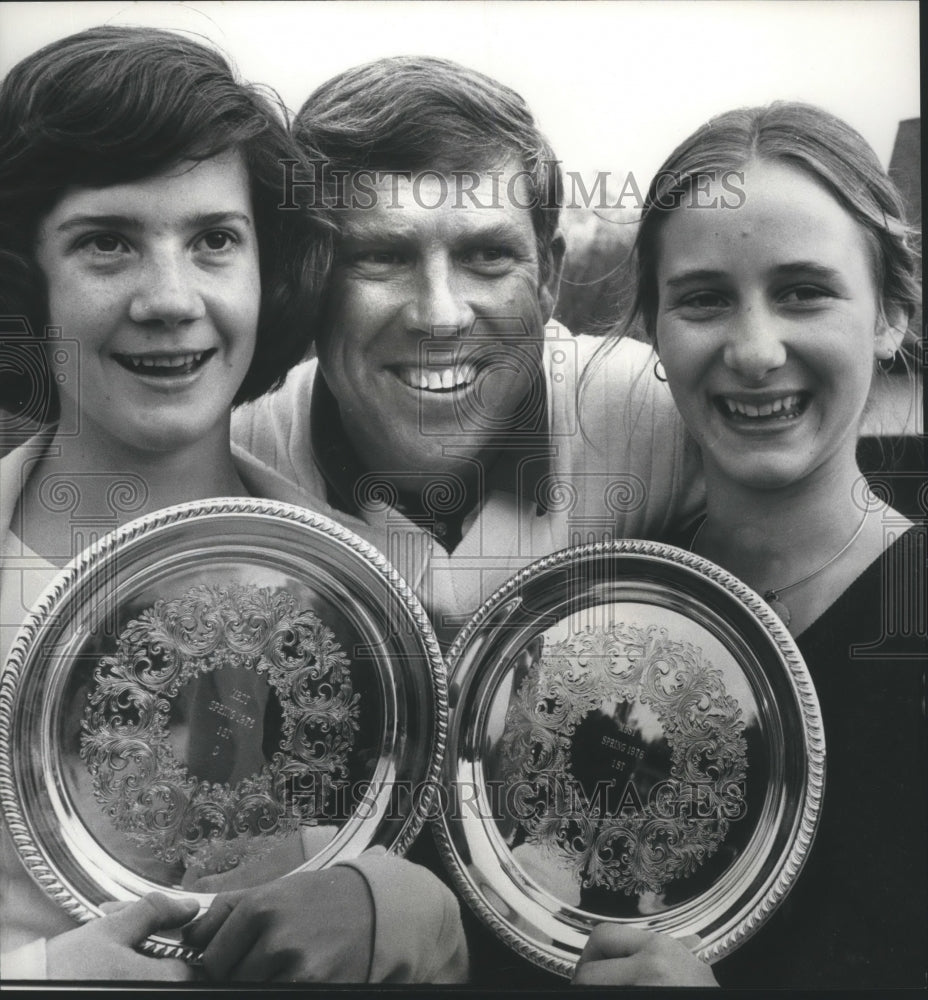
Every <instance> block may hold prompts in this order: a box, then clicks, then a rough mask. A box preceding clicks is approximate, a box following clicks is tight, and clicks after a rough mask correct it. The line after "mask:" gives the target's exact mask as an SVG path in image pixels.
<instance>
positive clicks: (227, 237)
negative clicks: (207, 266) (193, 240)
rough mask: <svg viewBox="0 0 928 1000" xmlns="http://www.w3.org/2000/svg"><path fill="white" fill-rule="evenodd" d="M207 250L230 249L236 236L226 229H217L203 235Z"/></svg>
mask: <svg viewBox="0 0 928 1000" xmlns="http://www.w3.org/2000/svg"><path fill="white" fill-rule="evenodd" d="M202 241H203V245H204V246H205V247H206V249H207V250H228V249H229V248H230V247H231V246H232V245H233V244H234V243H235V242H236V239H235V237H234V236H233V235H232V234H231V233H229V232H227V231H226V230H225V229H215V230H213V231H212V232H209V233H206V234H205V235H204V236H203V237H202Z"/></svg>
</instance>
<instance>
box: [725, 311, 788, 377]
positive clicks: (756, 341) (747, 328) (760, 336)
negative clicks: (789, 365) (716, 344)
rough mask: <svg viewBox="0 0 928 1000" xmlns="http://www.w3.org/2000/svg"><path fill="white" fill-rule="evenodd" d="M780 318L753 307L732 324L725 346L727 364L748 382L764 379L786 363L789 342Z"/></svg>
mask: <svg viewBox="0 0 928 1000" xmlns="http://www.w3.org/2000/svg"><path fill="white" fill-rule="evenodd" d="M782 334H783V331H782V329H781V326H780V323H779V322H778V320H777V318H776V317H774V316H771V315H770V314H769V311H767V310H765V309H763V308H761V307H758V306H751V307H748V308H746V309H745V310H744V312H743V313H742V314H741V316H740V318H739V320H738V321H737V322H736V323H733V324H732V328H731V332H730V335H729V337H728V340H727V341H726V343H725V347H724V360H725V364H726V365H727V366H728V367H729V368H731V369H732V371H734V372H737V373H738V374H739V375H740V376H741V377H742V378H744V379H746V380H747V381H749V382H762V381H763V380H764V379H765V378H766V377H767V375H768V374H769V373H770V372H772V371H775V370H776V369H777V368H780V367H781V366H782V365H784V364H785V363H786V355H787V350H786V344H785V343H784V341H783V335H782Z"/></svg>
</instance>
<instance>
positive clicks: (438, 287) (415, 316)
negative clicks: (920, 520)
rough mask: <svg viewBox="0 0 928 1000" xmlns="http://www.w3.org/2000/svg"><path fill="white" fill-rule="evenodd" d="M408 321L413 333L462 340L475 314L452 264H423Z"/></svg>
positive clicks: (443, 260) (428, 262)
mask: <svg viewBox="0 0 928 1000" xmlns="http://www.w3.org/2000/svg"><path fill="white" fill-rule="evenodd" d="M406 320H407V325H408V327H409V328H410V329H411V330H414V331H415V332H417V333H424V334H428V335H430V336H431V335H434V336H439V337H456V336H457V337H459V336H462V335H463V334H466V333H467V332H468V330H469V329H470V328H471V326H472V325H473V322H474V312H473V309H472V308H471V306H470V304H469V303H468V301H467V295H466V293H465V289H464V287H463V283H462V280H461V278H460V276H459V275H457V274H456V273H455V268H454V264H453V261H449V260H445V259H442V260H431V261H424V262H423V263H422V264H421V265H420V267H419V268H418V273H417V274H416V279H415V285H414V288H413V289H412V294H411V296H410V300H409V302H408V304H407V312H406Z"/></svg>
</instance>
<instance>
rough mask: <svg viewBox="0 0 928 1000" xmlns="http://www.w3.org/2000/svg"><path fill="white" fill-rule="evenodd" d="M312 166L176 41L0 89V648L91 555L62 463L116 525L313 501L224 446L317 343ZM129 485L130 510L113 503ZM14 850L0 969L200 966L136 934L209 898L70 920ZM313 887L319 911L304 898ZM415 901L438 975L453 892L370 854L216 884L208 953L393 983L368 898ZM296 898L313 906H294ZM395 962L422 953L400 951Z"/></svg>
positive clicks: (151, 902) (90, 509) (106, 40)
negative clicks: (290, 190)
mask: <svg viewBox="0 0 928 1000" xmlns="http://www.w3.org/2000/svg"><path fill="white" fill-rule="evenodd" d="M300 158H301V154H300V151H299V148H298V147H297V146H296V145H295V144H294V143H293V141H292V140H291V138H290V136H289V134H288V131H287V128H286V116H285V115H284V114H283V113H282V109H281V108H280V107H278V106H277V105H276V104H275V103H274V101H272V100H270V99H269V98H268V97H266V96H264V95H262V94H261V93H260V92H259V91H257V90H256V89H255V88H253V87H250V86H247V85H245V84H242V83H240V82H239V81H237V80H236V79H235V77H234V76H233V74H232V72H231V71H230V69H229V66H228V65H227V64H226V62H225V60H224V59H223V58H222V56H220V55H219V54H218V53H217V52H214V51H212V50H211V49H209V48H207V47H205V46H204V45H201V44H199V43H196V42H193V41H190V40H188V39H186V38H183V37H182V36H179V35H176V34H173V33H170V32H164V31H155V30H151V29H136V28H124V27H103V28H95V29H91V30H89V31H85V32H82V33H80V34H77V35H73V36H70V37H68V38H65V39H63V40H61V41H58V42H55V43H53V44H51V45H49V46H47V47H46V48H44V49H42V50H40V51H39V52H37V53H35V54H34V55H32V56H30V57H28V58H27V59H25V60H23V61H22V62H21V63H19V64H18V65H17V66H16V67H15V68H14V69H13V70H12V71H11V72H10V74H9V75H8V76H7V78H6V79H5V80H4V81H3V84H2V86H0V297H2V301H0V306H2V309H0V312H2V315H3V322H2V326H0V349H2V351H3V354H4V356H5V360H4V364H3V366H2V369H3V375H2V378H3V385H2V388H3V410H4V411H5V414H4V416H3V420H4V423H3V430H4V435H5V437H6V438H7V439H11V440H8V441H7V442H5V443H6V444H7V445H9V444H13V445H16V447H14V449H13V450H12V451H10V452H9V453H8V454H6V455H5V456H4V458H3V459H2V464H0V480H2V484H3V489H2V495H0V546H2V547H0V584H2V589H0V598H2V600H0V623H2V624H0V656H2V657H3V658H4V660H5V657H6V651H7V649H8V647H9V645H10V643H11V642H12V639H13V637H14V635H15V633H16V627H17V625H18V623H19V622H20V621H21V620H22V618H23V617H24V615H25V613H26V612H27V611H28V609H29V607H30V605H31V604H32V602H33V601H34V600H35V599H36V598H37V597H38V595H39V594H40V593H41V591H42V589H43V588H44V586H45V585H46V584H47V583H48V582H49V580H50V579H51V578H52V577H53V575H54V574H55V572H56V570H57V568H58V567H59V566H61V565H63V564H65V563H66V562H68V561H69V560H70V559H71V558H72V556H74V555H76V554H77V553H76V551H74V546H75V545H77V544H79V542H78V541H77V540H76V539H75V538H72V520H71V519H70V518H68V517H67V516H66V515H63V514H62V513H61V511H60V509H52V507H54V506H55V505H53V504H49V503H48V502H47V497H46V495H45V493H43V484H44V483H48V482H49V481H51V479H50V477H60V478H63V479H64V480H65V481H67V482H69V483H72V484H73V485H74V488H75V489H74V492H75V494H76V496H77V498H78V499H77V502H78V503H79V504H80V519H81V521H82V523H84V524H86V523H88V522H95V523H97V524H100V523H102V524H105V525H107V526H108V527H116V526H117V525H119V524H122V523H125V522H126V521H128V520H130V519H131V518H134V517H138V516H142V515H144V514H147V513H150V512H152V511H155V510H158V509H161V508H163V507H166V506H169V505H173V504H177V503H181V502H184V501H192V500H202V499H205V498H209V497H216V496H248V495H254V496H264V497H271V498H274V499H279V500H289V501H291V502H294V503H300V502H301V495H299V494H297V492H296V491H295V490H293V489H291V488H289V487H286V486H285V485H283V484H282V482H281V481H279V480H278V479H277V478H275V477H274V475H273V473H271V472H269V471H268V470H267V469H264V468H262V467H260V466H258V465H257V464H256V463H254V462H251V461H249V460H248V459H247V457H246V456H245V455H243V454H241V453H235V454H233V451H232V449H231V447H230V443H229V423H230V416H231V410H232V407H233V406H235V405H237V404H238V403H241V402H244V401H246V400H251V399H254V398H255V397H257V396H259V395H260V394H262V393H264V392H266V391H267V390H269V389H271V388H273V387H275V386H277V385H278V384H279V383H280V382H281V381H282V379H283V377H284V375H285V374H286V372H287V371H288V369H289V368H290V367H291V366H292V365H293V364H294V363H295V362H296V361H298V360H299V359H300V358H301V357H302V356H303V355H304V354H305V352H306V349H307V345H308V344H309V342H310V335H311V333H310V332H311V330H312V324H313V321H314V318H315V315H316V305H317V303H318V301H319V298H320V295H321V287H322V280H323V279H324V278H325V277H326V274H327V270H328V260H329V252H330V236H329V232H330V226H329V223H328V221H327V219H326V217H325V216H324V215H323V214H321V212H319V211H312V210H309V209H308V208H305V207H304V208H302V209H299V210H297V209H292V210H287V209H284V208H282V207H280V206H282V205H283V204H284V202H285V201H286V202H289V201H291V200H292V199H288V198H286V197H285V194H286V192H285V191H284V189H283V183H284V169H283V164H285V163H286V162H288V161H289V162H290V163H292V162H294V161H299V160H300ZM127 483H129V484H130V486H131V487H132V488H131V489H130V490H128V491H127V490H126V489H125V486H126V484H127ZM117 485H119V486H120V487H122V489H121V490H117V491H115V492H114V487H115V486H117ZM130 495H131V497H132V503H131V505H128V506H130V507H131V509H122V508H120V507H119V506H118V503H116V505H115V507H114V497H115V496H118V497H124V496H130ZM0 851H2V855H0V879H2V887H0V947H2V951H3V953H4V954H3V965H2V975H3V977H4V978H5V979H10V978H17V979H22V978H28V979H40V978H50V979H57V978H67V979H99V980H109V979H132V980H149V979H151V980H155V979H188V978H190V977H191V975H192V973H191V970H190V969H189V968H188V967H187V966H186V965H185V964H184V963H182V962H178V961H174V960H168V959H156V958H148V957H145V956H144V955H142V954H140V953H138V952H137V951H135V946H136V945H138V944H139V943H140V942H141V941H143V940H144V939H145V938H146V937H147V936H148V935H149V934H151V933H153V932H155V931H157V930H159V929H161V928H166V927H168V926H177V925H179V924H182V923H184V922H185V921H186V920H189V919H190V918H191V917H193V916H194V915H195V913H196V910H197V906H196V904H195V903H193V902H191V903H189V904H188V903H187V902H184V901H179V900H169V899H167V898H166V897H164V896H161V895H158V894H154V895H151V896H147V897H145V898H144V899H142V900H140V901H138V902H135V903H132V904H129V905H128V906H127V907H123V908H121V909H120V910H119V912H118V913H110V914H106V915H104V916H102V917H101V918H99V919H97V920H93V921H91V922H90V923H88V924H85V925H84V926H81V927H77V926H76V924H75V921H74V920H73V919H72V918H71V917H70V916H68V915H67V914H66V913H65V911H64V910H63V909H62V908H61V907H59V906H58V904H57V903H56V902H55V901H53V900H52V899H51V898H50V896H48V895H46V894H45V893H44V892H43V891H42V889H41V888H40V887H39V886H38V884H36V883H35V882H33V881H32V879H31V877H30V876H29V874H28V873H27V871H26V869H25V867H24V865H23V864H22V861H21V859H20V858H19V857H18V855H17V852H16V849H15V846H14V844H13V842H12V839H11V836H10V833H9V830H8V829H7V826H6V824H5V823H4V824H3V826H2V829H0ZM301 860H302V859H301ZM396 879H400V886H401V889H400V891H397V890H396V886H395V880H396ZM391 880H393V881H391ZM313 893H316V894H319V893H322V894H324V897H325V906H317V907H315V908H311V907H308V905H307V898H308V897H309V898H311V897H312V894H313ZM408 894H415V895H416V897H417V899H418V900H419V901H420V902H421V904H422V905H421V912H422V913H423V914H425V915H427V917H428V919H431V920H432V921H433V922H434V924H435V930H434V934H435V935H438V934H440V933H441V932H442V930H443V929H444V930H445V931H446V932H447V933H446V934H445V937H444V939H443V941H444V944H445V945H446V948H445V950H444V951H443V950H442V949H441V947H439V945H440V943H441V942H436V941H435V940H434V938H433V937H431V936H429V934H427V933H425V932H424V931H423V930H422V929H421V926H420V927H419V938H420V940H419V941H418V942H417V944H418V951H416V949H415V948H414V949H412V951H413V954H414V955H418V956H419V957H420V958H422V962H423V965H424V968H426V969H428V970H429V971H432V970H434V972H435V974H436V975H438V974H441V973H442V971H443V968H444V966H443V963H444V962H446V961H450V962H451V963H452V965H453V964H454V962H457V964H458V965H460V964H461V962H462V961H465V959H463V958H462V956H461V954H460V953H459V949H458V947H457V946H458V943H459V937H460V935H458V934H457V933H456V930H457V929H458V928H459V923H456V921H459V918H458V917H457V906H456V904H455V903H454V900H453V897H451V894H450V892H448V890H446V889H444V887H443V886H441V885H440V884H439V883H438V881H437V880H436V879H434V877H433V876H431V875H429V874H428V873H427V872H424V870H422V869H418V868H414V866H412V865H409V864H408V863H406V862H403V861H399V860H397V859H386V858H362V859H358V860H357V861H355V862H353V863H351V864H350V865H340V866H337V867H336V868H332V869H329V870H327V871H325V872H315V873H299V874H295V875H293V876H291V877H290V878H288V879H286V880H285V884H284V885H283V886H281V885H279V884H272V885H270V886H264V887H259V888H256V889H253V890H249V891H248V892H247V893H244V894H243V893H241V892H240V893H238V894H237V895H236V896H235V897H234V900H233V898H232V897H230V896H224V897H217V899H218V900H219V903H218V904H217V906H216V907H214V908H213V909H212V910H211V911H210V912H209V914H208V917H207V919H206V920H205V922H200V924H198V925H197V926H198V932H197V934H198V945H199V947H201V948H205V949H206V954H205V956H204V967H205V969H206V972H207V973H208V974H214V975H221V976H222V977H223V978H228V977H234V978H239V979H241V978H272V977H274V976H281V975H282V976H285V977H288V978H311V977H312V976H315V977H317V978H339V979H345V980H349V981H363V980H364V979H365V978H367V977H368V976H370V975H381V976H385V975H389V974H392V973H393V971H394V968H393V966H392V965H391V964H390V958H389V956H385V955H384V953H383V948H382V947H381V936H380V933H379V932H380V928H379V927H378V926H377V924H376V923H375V918H374V907H375V904H376V903H378V902H382V900H383V899H384V898H386V899H387V900H388V901H390V900H394V899H398V898H399V897H400V895H402V898H403V899H406V898H408ZM449 900H450V902H449ZM285 904H287V905H290V906H291V908H292V907H294V906H296V907H297V908H302V909H303V910H304V911H306V910H307V909H312V912H313V913H314V914H315V919H310V918H308V917H307V916H306V913H305V912H304V913H303V914H302V916H303V919H302V921H300V920H292V919H283V918H280V917H279V914H280V913H281V912H282V911H281V907H282V906H284V905H285ZM397 905H398V904H397ZM446 911H447V912H446ZM436 914H437V916H436ZM445 918H447V920H445ZM383 922H384V924H385V926H387V927H389V921H388V920H387V919H386V917H384V918H383ZM409 924H410V927H413V926H416V924H415V921H410V922H409ZM281 934H283V935H285V936H286V945H285V946H283V945H280V946H279V945H278V940H279V935H281ZM213 935H216V938H217V940H219V941H220V942H221V943H220V944H219V945H218V946H217V949H213V950H212V951H211V950H210V947H209V946H210V944H211V943H212V937H213ZM230 942H231V946H230ZM401 943H402V944H405V943H406V942H401ZM465 954H466V952H465ZM423 956H424V957H423ZM399 960H401V961H403V962H407V966H408V961H407V960H408V955H407V954H406V952H405V951H403V952H401V954H400V956H399ZM424 974H425V973H423V975H424Z"/></svg>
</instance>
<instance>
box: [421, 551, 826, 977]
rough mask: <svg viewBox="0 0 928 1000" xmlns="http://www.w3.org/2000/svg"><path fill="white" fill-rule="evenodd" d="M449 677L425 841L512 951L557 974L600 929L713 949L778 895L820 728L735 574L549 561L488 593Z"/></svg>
mask: <svg viewBox="0 0 928 1000" xmlns="http://www.w3.org/2000/svg"><path fill="white" fill-rule="evenodd" d="M448 670H449V682H450V693H451V725H450V730H449V738H448V747H447V751H446V755H445V764H444V780H443V785H444V791H445V793H446V795H447V800H446V801H445V802H443V804H442V805H443V808H442V818H441V820H440V822H439V823H438V824H436V826H435V832H436V836H437V838H438V842H439V847H440V849H441V852H442V855H443V857H444V860H445V862H446V864H447V866H448V868H449V871H450V872H451V874H452V876H453V878H454V881H455V883H456V885H457V887H458V889H459V891H460V893H461V895H462V896H463V897H464V899H465V900H466V901H467V902H468V904H469V905H470V906H471V908H472V909H473V910H474V911H475V912H476V913H477V915H478V916H479V917H481V918H482V919H483V921H484V922H485V923H486V924H487V925H488V926H489V927H490V928H492V929H493V930H494V931H495V932H496V933H497V934H498V936H499V937H500V938H502V940H503V941H505V942H506V943H507V944H508V945H509V946H510V947H512V948H513V949H515V950H516V951H517V952H519V953H520V954H522V955H523V956H525V957H526V958H528V959H530V960H531V961H533V962H535V963H536V964H538V965H540V966H542V967H544V968H546V969H548V970H550V971H552V972H555V973H558V974H560V975H564V976H570V975H572V973H573V969H574V967H575V965H576V962H577V959H578V958H579V956H580V953H581V952H582V950H583V947H584V945H585V943H586V940H587V938H588V936H589V934H590V932H591V930H592V929H593V927H594V926H596V925H597V924H599V923H601V922H615V923H622V924H629V925H633V926H635V927H638V928H642V929H648V930H654V931H662V932H666V933H668V934H671V935H673V936H676V937H683V936H690V935H697V936H698V939H699V942H700V943H699V945H698V946H697V947H696V948H695V949H694V950H695V951H696V953H697V954H698V955H699V956H700V957H701V958H703V959H704V960H706V961H708V962H710V963H711V962H714V961H715V960H717V959H718V958H721V957H722V956H723V955H724V954H726V953H728V952H730V951H732V950H734V949H735V948H737V947H738V946H739V945H740V944H741V943H742V942H743V941H745V940H746V939H747V938H748V936H750V935H751V934H752V933H753V932H754V931H755V930H756V929H757V928H758V927H759V926H760V925H761V924H762V923H763V921H764V920H765V919H766V918H767V917H768V916H769V915H770V913H771V912H772V911H773V910H774V909H775V908H776V907H777V906H778V904H779V903H780V902H781V901H782V899H783V898H784V896H785V895H786V893H787V892H788V891H789V889H790V887H791V885H792V884H793V882H794V880H795V878H796V876H797V874H798V872H799V870H800V868H801V867H802V864H803V861H804V859H805V857H806V855H807V853H808V850H809V847H810V844H811V842H812V838H813V835H814V832H815V828H816V824H817V820H818V814H819V807H820V804H821V799H822V792H823V784H824V763H825V761H824V752H825V747H824V736H823V730H822V723H821V718H820V714H819V709H818V702H817V699H816V696H815V691H814V688H813V686H812V682H811V679H810V677H809V675H808V672H807V670H806V667H805V664H804V663H803V661H802V658H801V656H800V654H799V652H798V650H797V649H796V646H795V644H794V643H793V641H792V639H791V637H790V635H789V633H788V632H787V631H786V629H785V628H784V626H783V624H782V622H780V620H779V619H778V618H777V617H776V615H774V614H773V612H772V611H771V610H770V608H769V607H768V606H767V605H766V604H765V603H764V602H763V601H762V600H761V599H760V598H759V597H758V596H757V595H756V594H755V593H754V592H753V591H751V590H749V589H748V588H747V587H746V586H744V585H743V584H742V583H741V582H740V581H738V580H736V579H735V578H734V577H732V576H731V575H730V574H728V573H726V572H725V571H723V570H721V569H720V568H719V567H717V566H715V565H714V564H712V563H709V562H707V561H706V560H703V559H700V558H699V557H697V556H694V555H692V554H690V553H688V552H684V551H682V550H680V549H677V548H674V547H672V546H669V545H660V544H656V543H652V542H642V541H633V540H629V541H621V542H614V543H610V544H596V545H588V546H582V547H578V548H575V549H570V550H565V551H563V552H560V553H556V554H555V555H553V556H550V557H548V558H545V559H542V560H540V561H539V562H537V563H535V564H533V565H532V566H530V567H528V568H527V569H525V570H523V571H522V572H521V573H519V574H518V575H517V576H515V577H513V579H511V580H510V581H509V582H508V583H507V584H505V585H504V586H503V587H502V588H501V589H500V590H499V591H498V592H497V593H496V594H495V595H494V596H493V597H492V598H490V600H489V601H487V603H486V604H484V605H483V607H482V608H481V609H480V610H479V611H478V612H477V613H476V614H475V615H474V617H473V618H472V619H471V621H470V622H469V623H468V624H467V625H466V626H465V628H464V629H463V630H462V631H461V633H460V634H459V635H458V637H457V639H456V641H455V643H454V645H453V647H452V649H451V651H450V653H449V655H448ZM786 960H788V958H787V959H786Z"/></svg>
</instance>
